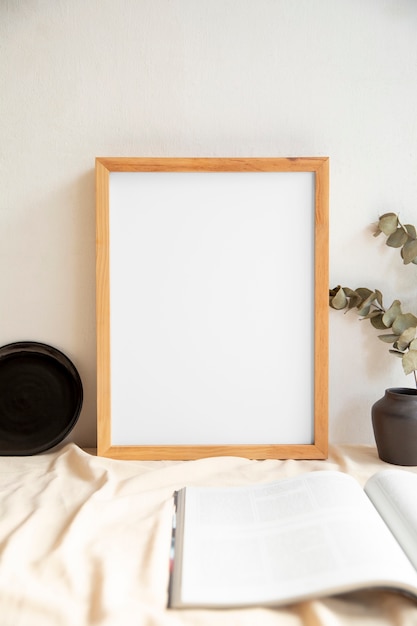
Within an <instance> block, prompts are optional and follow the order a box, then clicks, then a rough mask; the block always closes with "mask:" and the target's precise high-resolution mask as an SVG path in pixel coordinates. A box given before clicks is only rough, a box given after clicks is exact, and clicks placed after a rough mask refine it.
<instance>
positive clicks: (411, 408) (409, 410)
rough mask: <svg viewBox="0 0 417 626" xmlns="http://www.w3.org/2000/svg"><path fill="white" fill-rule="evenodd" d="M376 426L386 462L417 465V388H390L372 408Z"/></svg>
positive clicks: (383, 458)
mask: <svg viewBox="0 0 417 626" xmlns="http://www.w3.org/2000/svg"><path fill="white" fill-rule="evenodd" d="M372 426H373V429H374V435H375V441H376V447H377V449H378V456H379V458H380V459H382V461H386V462H387V463H393V464H394V465H417V389H408V388H406V387H393V388H391V389H386V390H385V395H384V396H383V397H382V398H381V399H380V400H378V401H377V402H375V404H374V405H373V407H372Z"/></svg>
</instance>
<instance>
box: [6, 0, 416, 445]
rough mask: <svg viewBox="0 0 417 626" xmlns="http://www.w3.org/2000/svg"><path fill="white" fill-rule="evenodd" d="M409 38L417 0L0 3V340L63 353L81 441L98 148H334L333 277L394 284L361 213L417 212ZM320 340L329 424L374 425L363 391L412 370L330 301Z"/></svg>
mask: <svg viewBox="0 0 417 626" xmlns="http://www.w3.org/2000/svg"><path fill="white" fill-rule="evenodd" d="M416 42H417V3H416V2H415V0H297V2H294V0H256V1H255V0H119V1H118V2H114V0H87V1H85V0H66V1H65V0H3V1H2V2H1V3H0V50H1V54H0V78H1V89H0V131H1V132H0V139H1V149H0V177H1V185H0V188H1V193H0V266H1V272H0V293H1V299H0V303H1V306H0V345H3V344H5V343H8V342H10V341H18V340H23V339H30V340H37V341H43V342H46V343H50V344H52V345H55V346H56V347H58V348H59V349H61V350H63V351H64V352H66V353H67V354H68V356H69V357H70V358H71V359H72V360H73V361H74V363H75V364H76V366H77V368H78V370H79V372H80V375H81V377H82V379H83V383H84V391H85V400H84V407H83V411H82V414H81V417H80V420H79V422H78V424H77V426H76V428H75V429H74V431H73V433H72V438H73V439H74V440H75V441H76V442H77V443H79V444H81V445H93V444H94V442H95V419H96V403H95V375H96V363H95V347H96V345H95V265H94V264H95V215H94V210H95V207H94V202H95V198H94V158H95V157H96V156H122V155H130V156H252V157H254V156H322V155H326V156H329V157H330V159H331V207H330V226H331V243H330V270H331V281H330V282H331V285H332V286H333V285H335V284H338V283H343V284H345V285H350V286H352V287H356V286H359V285H369V286H370V287H374V286H375V287H379V288H380V289H381V290H382V291H383V292H384V293H386V295H387V301H388V300H389V299H390V298H393V297H394V296H398V297H400V299H401V298H402V297H403V294H404V297H405V298H406V297H407V296H408V295H409V294H410V290H412V289H413V287H414V285H415V284H416V280H417V268H416V267H415V266H413V267H406V268H403V267H402V266H401V262H400V260H399V258H398V254H397V253H396V251H393V250H389V249H388V248H386V247H385V246H384V244H383V241H382V239H381V240H379V239H377V240H374V239H373V238H372V236H371V229H370V224H371V223H372V222H373V221H375V219H376V218H377V216H378V214H379V213H382V212H384V211H387V210H394V211H401V214H402V215H403V217H404V219H405V220H406V221H410V222H414V223H416V222H417V210H416V206H417V205H416V202H417V175H416V165H417V122H416V119H417V115H416V111H417V43H416ZM289 261H290V260H289ZM411 294H412V291H411ZM294 300H295V302H294V304H295V306H296V303H297V297H296V288H294ZM410 306H411V304H410ZM414 310H416V309H414ZM330 344H331V350H330V367H331V373H330V440H331V441H332V442H350V443H355V442H364V443H372V442H373V437H372V432H371V424H370V406H371V404H372V403H373V402H374V401H375V400H376V399H377V398H379V397H380V396H381V395H382V394H383V392H384V389H385V388H386V387H388V386H396V385H412V384H413V381H412V380H408V379H407V378H405V377H404V376H403V375H402V372H401V365H400V362H399V361H397V359H395V358H394V357H392V356H391V355H389V354H388V352H387V348H386V346H385V345H383V344H382V343H380V342H379V341H378V340H377V339H376V333H375V331H373V330H372V329H371V328H370V327H368V326H367V323H363V324H360V323H359V322H358V319H357V318H356V317H355V314H352V315H350V316H349V317H348V318H346V317H344V316H343V314H341V313H336V312H333V311H331V314H330ZM301 385H302V380H300V386H301Z"/></svg>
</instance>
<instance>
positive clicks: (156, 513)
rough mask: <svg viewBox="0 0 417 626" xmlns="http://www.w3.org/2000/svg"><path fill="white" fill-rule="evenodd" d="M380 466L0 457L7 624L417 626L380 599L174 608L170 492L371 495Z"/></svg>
mask: <svg viewBox="0 0 417 626" xmlns="http://www.w3.org/2000/svg"><path fill="white" fill-rule="evenodd" d="M383 467H392V466H389V465H388V464H386V463H383V462H382V461H380V460H379V459H378V457H377V454H376V451H375V449H374V448H373V447H371V446H361V447H355V446H333V447H331V448H330V454H329V458H328V460H326V461H292V460H288V461H278V460H265V461H254V460H249V459H245V458H240V457H219V458H208V459H201V460H197V461H116V460H112V459H105V458H99V457H96V456H95V455H94V454H93V453H90V452H89V451H84V450H81V449H80V448H79V447H77V446H76V445H75V444H72V443H70V444H67V445H63V446H62V447H59V448H57V449H54V450H52V451H50V452H47V453H44V454H40V455H37V456H31V457H2V458H0V507H1V508H0V626H254V625H256V626H272V625H278V624H279V625H280V626H299V625H300V624H308V625H309V626H321V625H323V626H343V625H345V624H346V625H348V626H354V625H358V626H359V625H360V626H373V625H375V626H384V625H386V624H395V625H396V626H401V625H407V626H408V625H414V624H415V625H416V626H417V604H416V603H415V602H413V601H412V600H410V599H408V598H406V597H403V596H400V595H397V594H395V593H389V592H382V591H381V592H376V591H369V592H361V593H356V594H349V595H347V596H339V597H335V598H326V599H324V600H317V601H311V602H303V603H299V604H296V605H294V606H289V607H285V608H280V609H271V608H268V609H266V608H262V607H259V608H250V609H240V610H235V609H233V610H227V611H226V610H183V611H174V610H168V609H167V608H166V603H167V587H168V557H169V548H170V534H171V515H172V494H173V492H174V490H176V489H179V488H181V487H183V486H184V485H191V484H195V485H241V484H247V483H253V482H268V481H272V480H277V479H279V478H284V477H287V476H295V475H298V474H301V473H303V472H306V471H317V470H323V469H326V470H342V471H344V472H347V473H349V474H351V475H352V476H354V477H355V478H356V479H357V480H358V481H359V483H360V484H361V485H363V484H364V483H365V481H366V479H367V478H368V477H369V476H370V475H372V474H373V473H374V472H375V471H377V470H379V469H381V468H383ZM407 469H408V470H409V471H416V472H417V468H407Z"/></svg>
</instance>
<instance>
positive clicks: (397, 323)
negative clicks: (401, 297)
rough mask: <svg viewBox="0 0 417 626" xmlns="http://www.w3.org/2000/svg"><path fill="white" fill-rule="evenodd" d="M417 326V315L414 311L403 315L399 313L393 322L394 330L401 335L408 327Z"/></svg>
mask: <svg viewBox="0 0 417 626" xmlns="http://www.w3.org/2000/svg"><path fill="white" fill-rule="evenodd" d="M416 326H417V317H416V316H415V315H413V314H412V313H402V314H401V315H397V317H396V318H395V320H394V322H393V324H392V331H393V332H394V333H395V334H396V335H401V333H403V332H404V331H405V330H407V328H410V327H413V328H415V327H416Z"/></svg>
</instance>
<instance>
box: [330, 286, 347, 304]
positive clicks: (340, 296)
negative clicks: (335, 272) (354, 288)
mask: <svg viewBox="0 0 417 626" xmlns="http://www.w3.org/2000/svg"><path fill="white" fill-rule="evenodd" d="M347 303H348V300H347V298H346V295H345V292H344V291H343V289H342V287H340V289H339V290H338V291H337V292H336V294H335V295H334V296H333V297H332V299H331V301H330V306H331V307H332V308H333V309H337V310H340V309H344V308H345V307H346V305H347Z"/></svg>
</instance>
